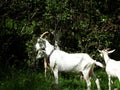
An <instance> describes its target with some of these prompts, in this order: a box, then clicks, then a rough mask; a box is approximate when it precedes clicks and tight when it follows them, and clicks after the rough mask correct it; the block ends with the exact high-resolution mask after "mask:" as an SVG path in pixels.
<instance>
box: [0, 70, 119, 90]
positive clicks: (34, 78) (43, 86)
mask: <svg viewBox="0 0 120 90" xmlns="http://www.w3.org/2000/svg"><path fill="white" fill-rule="evenodd" d="M95 74H97V77H98V78H99V79H100V84H101V89H102V90H108V84H107V83H108V79H107V75H106V73H105V72H104V70H101V71H97V72H96V73H95ZM47 75H48V76H47V78H46V79H45V78H44V73H40V72H38V71H32V70H27V71H26V70H19V71H17V70H11V71H9V73H5V74H4V76H2V77H0V90H55V87H54V77H53V74H52V73H51V72H48V73H47ZM59 77H60V78H59V88H60V90H86V83H85V81H84V80H82V79H80V77H79V76H78V75H75V74H66V75H65V74H64V75H61V74H60V76H59ZM113 80H114V83H113V84H112V89H114V88H116V87H117V88H118V90H120V83H119V81H118V80H117V79H113ZM91 81H92V87H91V90H97V87H96V85H95V82H94V81H93V80H92V79H91Z"/></svg>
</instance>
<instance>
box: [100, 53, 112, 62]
mask: <svg viewBox="0 0 120 90" xmlns="http://www.w3.org/2000/svg"><path fill="white" fill-rule="evenodd" d="M102 54H103V58H104V60H105V63H106V64H107V62H108V61H109V59H110V58H109V56H108V53H107V52H105V51H104V52H102Z"/></svg>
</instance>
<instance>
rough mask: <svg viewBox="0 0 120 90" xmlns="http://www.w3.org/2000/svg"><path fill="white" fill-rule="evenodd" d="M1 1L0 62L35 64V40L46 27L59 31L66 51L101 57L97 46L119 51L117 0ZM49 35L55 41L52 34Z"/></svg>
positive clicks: (51, 30) (11, 64)
mask: <svg viewBox="0 0 120 90" xmlns="http://www.w3.org/2000/svg"><path fill="white" fill-rule="evenodd" d="M0 2H1V3H0V12H1V14H0V17H1V18H0V22H1V24H0V30H1V32H0V43H1V51H0V55H1V56H0V60H1V61H0V66H6V67H9V66H19V65H17V64H16V62H17V63H21V64H20V66H21V65H23V67H26V65H27V66H31V65H33V66H34V65H35V63H36V60H35V56H36V52H35V50H34V44H35V42H36V37H38V36H40V34H41V33H43V32H44V31H50V32H59V31H60V32H59V33H61V36H60V38H59V46H60V48H61V49H62V50H65V51H67V52H86V53H89V54H90V55H91V56H92V57H93V58H95V59H97V58H98V57H99V56H98V53H97V49H103V48H108V47H109V48H115V49H117V50H118V51H117V52H120V49H119V48H120V43H119V34H120V32H119V22H120V19H119V6H120V3H119V1H118V0H115V1H112V0H110V1H103V0H102V1H99V0H97V1H96V0H89V1H88V0H61V1H58V0H22V1H19V0H9V1H8V0H1V1H0ZM113 3H114V4H115V6H113ZM6 37H7V38H6ZM4 38H6V39H4ZM55 38H56V37H55ZM21 39H22V40H21ZM47 39H50V40H49V41H50V42H52V41H51V37H48V38H47ZM52 40H53V38H52ZM13 46H15V48H13ZM18 48H19V49H18ZM15 49H18V50H19V51H18V50H15ZM13 51H14V52H13ZM114 55H115V56H116V55H117V54H114ZM115 56H114V57H115ZM119 57H120V56H118V55H117V59H119ZM37 62H38V61H37ZM14 64H16V65H14Z"/></svg>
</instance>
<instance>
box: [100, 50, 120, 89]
mask: <svg viewBox="0 0 120 90" xmlns="http://www.w3.org/2000/svg"><path fill="white" fill-rule="evenodd" d="M114 51H115V50H111V51H107V50H99V52H100V53H101V56H102V57H103V58H104V60H105V63H106V72H107V74H108V80H109V81H108V85H109V90H111V84H110V82H111V77H117V78H118V79H119V81H120V61H115V60H113V59H111V58H110V57H109V56H108V54H109V53H112V52H114Z"/></svg>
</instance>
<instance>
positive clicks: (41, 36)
mask: <svg viewBox="0 0 120 90" xmlns="http://www.w3.org/2000/svg"><path fill="white" fill-rule="evenodd" d="M48 33H49V32H48V31H46V32H44V33H43V34H41V35H40V38H43V37H44V36H45V35H46V34H48Z"/></svg>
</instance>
